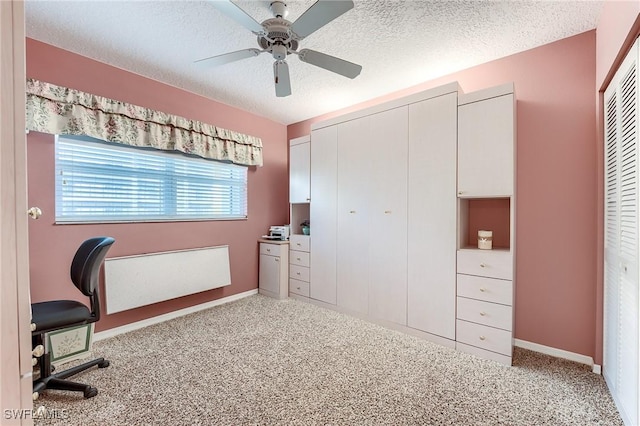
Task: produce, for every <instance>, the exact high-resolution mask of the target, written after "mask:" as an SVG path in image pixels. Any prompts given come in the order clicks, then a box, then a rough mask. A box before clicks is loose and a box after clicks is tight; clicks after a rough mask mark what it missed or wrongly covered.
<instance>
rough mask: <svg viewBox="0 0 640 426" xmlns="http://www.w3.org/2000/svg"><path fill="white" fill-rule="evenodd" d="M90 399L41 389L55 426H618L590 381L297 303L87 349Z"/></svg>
mask: <svg viewBox="0 0 640 426" xmlns="http://www.w3.org/2000/svg"><path fill="white" fill-rule="evenodd" d="M94 353H95V354H96V355H98V356H105V357H106V358H107V359H109V360H110V361H111V366H110V367H109V368H106V369H100V370H98V369H95V370H91V371H89V372H86V373H84V374H83V375H81V376H77V378H79V379H80V380H81V381H84V382H86V383H90V384H92V385H94V386H96V387H98V389H99V393H98V395H97V396H96V397H94V398H91V399H88V400H85V399H83V398H82V395H81V394H80V393H78V394H72V393H66V392H60V391H46V392H45V393H44V394H43V395H42V396H41V397H40V399H39V400H38V401H36V403H35V404H34V408H37V407H38V406H40V405H43V406H44V407H45V408H46V410H47V413H48V414H47V415H48V416H49V417H58V418H57V419H47V420H37V421H36V424H61V425H62V424H64V425H280V424H282V425H287V424H292V425H310V424H318V425H319V424H322V425H359V424H364V425H519V426H522V425H607V426H609V425H622V421H621V419H620V416H619V415H618V412H617V411H616V408H615V406H614V404H613V401H612V399H611V397H610V395H609V393H608V391H607V388H606V385H605V383H604V380H603V379H602V376H599V375H596V374H594V373H592V372H591V371H590V368H589V367H588V366H586V365H582V364H576V363H573V362H569V361H564V360H560V359H556V358H552V357H548V356H545V355H541V354H538V353H535V352H531V351H526V350H522V349H517V350H516V353H515V356H514V366H513V367H511V368H508V367H503V366H501V365H499V364H496V363H494V362H492V361H486V360H481V359H478V358H475V357H473V356H471V355H467V354H463V353H460V352H456V351H454V350H452V349H448V348H444V347H441V346H438V345H435V344H432V343H429V342H426V341H424V340H421V339H418V338H415V337H411V336H407V335H404V334H402V333H399V332H395V331H390V330H387V329H384V328H382V327H378V326H376V325H373V324H370V323H367V322H365V321H361V320H359V319H355V318H352V317H349V316H346V315H342V314H339V313H336V312H333V311H329V310H325V309H322V308H319V307H317V306H314V305H311V304H307V303H303V302H298V301H295V300H286V301H276V300H273V299H269V298H266V297H263V296H252V297H248V298H245V299H242V300H240V301H237V302H233V303H229V304H226V305H223V306H218V307H215V308H212V309H209V310H207V311H202V312H199V313H196V314H192V315H189V316H186V317H183V318H179V319H176V320H172V321H169V322H166V323H163V324H159V325H154V326H151V327H147V328H145V329H142V330H138V331H134V332H131V333H128V334H126V335H121V336H118V337H115V338H112V339H108V340H104V341H101V342H98V343H96V344H95V345H94Z"/></svg>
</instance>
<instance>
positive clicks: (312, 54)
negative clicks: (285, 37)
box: [298, 49, 362, 78]
mask: <svg viewBox="0 0 640 426" xmlns="http://www.w3.org/2000/svg"><path fill="white" fill-rule="evenodd" d="M298 57H299V58H300V60H301V61H302V62H306V63H308V64H311V65H315V66H317V67H320V68H324V69H325V70H329V71H332V72H335V73H336V74H340V75H343V76H345V77H348V78H356V77H357V76H358V75H360V71H362V65H358V64H354V63H353V62H349V61H345V60H344V59H340V58H336V57H335V56H331V55H327V54H324V53H320V52H316V51H315V50H310V49H302V50H301V51H300V52H298Z"/></svg>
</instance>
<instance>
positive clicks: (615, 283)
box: [603, 41, 640, 424]
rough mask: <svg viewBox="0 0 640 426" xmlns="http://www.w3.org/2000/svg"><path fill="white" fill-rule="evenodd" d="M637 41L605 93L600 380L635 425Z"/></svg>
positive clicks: (620, 409)
mask: <svg viewBox="0 0 640 426" xmlns="http://www.w3.org/2000/svg"><path fill="white" fill-rule="evenodd" d="M637 68H638V41H636V43H635V44H634V46H633V48H632V50H631V52H630V53H629V55H628V56H627V58H626V59H625V60H624V61H623V63H622V65H621V66H620V68H619V69H618V71H617V72H616V75H615V76H614V78H613V80H612V82H611V83H610V85H609V87H608V88H607V90H606V91H605V120H604V121H605V203H606V205H605V238H604V240H605V265H604V270H605V277H604V286H605V307H604V309H605V310H604V321H605V324H604V332H605V335H604V338H605V348H604V366H603V368H604V376H605V380H606V382H607V384H608V385H609V388H610V390H611V394H612V396H613V398H614V400H615V402H616V405H617V406H618V410H619V411H620V414H621V416H622V418H623V419H624V420H625V422H626V423H627V424H638V421H639V413H638V404H639V400H638V397H639V393H638V383H639V379H640V377H639V376H640V369H639V367H638V364H639V359H638V354H639V349H638V342H639V333H640V328H639V321H640V315H639V310H640V306H639V303H640V299H639V284H638V279H639V271H638V268H639V267H640V263H639V262H638V255H639V253H638V213H639V210H638V141H639V140H638V130H639V129H638V113H639V111H638V89H639V87H638V69H637Z"/></svg>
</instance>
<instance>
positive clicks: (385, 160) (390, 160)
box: [361, 106, 408, 325]
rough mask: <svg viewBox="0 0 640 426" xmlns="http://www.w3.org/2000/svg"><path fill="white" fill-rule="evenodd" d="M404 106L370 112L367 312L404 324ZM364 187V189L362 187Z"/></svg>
mask: <svg viewBox="0 0 640 426" xmlns="http://www.w3.org/2000/svg"><path fill="white" fill-rule="evenodd" d="M407 109H408V107H406V106H404V107H400V108H395V109H392V110H388V111H384V112H381V113H378V114H374V115H371V116H369V117H368V119H369V124H368V127H369V129H370V132H371V133H370V137H369V138H368V143H367V147H366V149H367V152H368V153H369V155H370V160H369V161H368V162H367V163H368V164H366V171H365V172H364V173H365V175H366V180H367V185H368V189H369V190H368V191H367V197H368V201H369V202H368V204H369V205H368V207H369V216H370V217H369V226H368V232H367V234H366V237H367V238H368V239H369V270H370V277H369V315H370V316H371V317H372V318H376V319H381V320H385V321H391V322H394V323H397V324H402V325H406V324H407V132H408V129H407V126H408V122H407V121H408V119H407ZM361 191H362V189H361Z"/></svg>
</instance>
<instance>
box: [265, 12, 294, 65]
mask: <svg viewBox="0 0 640 426" xmlns="http://www.w3.org/2000/svg"><path fill="white" fill-rule="evenodd" d="M262 26H263V27H264V29H265V30H266V33H267V35H266V36H258V45H259V46H260V47H261V48H262V49H263V50H266V51H268V52H270V53H271V54H272V55H273V58H274V59H276V60H282V59H284V58H286V57H287V54H288V53H289V52H290V51H296V49H298V40H295V39H293V38H291V31H290V30H289V27H290V26H291V22H289V21H287V20H286V19H283V18H271V19H267V20H266V21H264V22H263V23H262Z"/></svg>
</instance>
